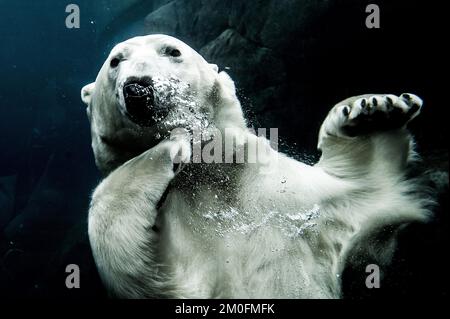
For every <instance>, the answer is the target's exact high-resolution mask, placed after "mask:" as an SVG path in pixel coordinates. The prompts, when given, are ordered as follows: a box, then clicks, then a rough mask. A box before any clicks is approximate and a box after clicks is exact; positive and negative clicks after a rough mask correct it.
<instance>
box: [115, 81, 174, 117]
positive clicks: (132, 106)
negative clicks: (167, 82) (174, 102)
mask: <svg viewBox="0 0 450 319" xmlns="http://www.w3.org/2000/svg"><path fill="white" fill-rule="evenodd" d="M122 94H123V101H124V104H125V105H124V107H125V110H126V112H125V114H126V115H127V116H128V117H129V118H130V120H132V121H133V122H134V123H136V124H138V125H141V126H152V125H153V124H155V123H156V122H157V121H159V120H161V119H163V118H164V117H166V116H167V114H168V109H167V107H164V106H163V105H161V104H160V103H156V101H155V92H154V86H153V81H152V79H151V78H150V77H142V78H135V77H132V78H129V79H127V80H126V81H125V83H124V85H123V89H122Z"/></svg>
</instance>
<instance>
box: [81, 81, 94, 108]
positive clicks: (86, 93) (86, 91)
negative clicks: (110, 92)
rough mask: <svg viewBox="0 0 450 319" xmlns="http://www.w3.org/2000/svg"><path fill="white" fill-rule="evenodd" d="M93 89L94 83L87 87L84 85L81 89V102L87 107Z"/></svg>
mask: <svg viewBox="0 0 450 319" xmlns="http://www.w3.org/2000/svg"><path fill="white" fill-rule="evenodd" d="M94 89H95V82H92V83H89V84H88V85H85V86H84V87H83V88H82V89H81V100H82V101H83V102H84V103H85V104H87V105H89V104H90V103H91V99H92V94H94Z"/></svg>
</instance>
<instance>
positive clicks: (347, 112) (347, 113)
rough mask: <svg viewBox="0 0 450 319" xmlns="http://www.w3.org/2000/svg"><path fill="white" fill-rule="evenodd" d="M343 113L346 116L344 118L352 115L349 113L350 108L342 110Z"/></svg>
mask: <svg viewBox="0 0 450 319" xmlns="http://www.w3.org/2000/svg"><path fill="white" fill-rule="evenodd" d="M342 113H343V114H344V116H348V115H349V114H350V112H349V111H348V107H344V108H343V109H342Z"/></svg>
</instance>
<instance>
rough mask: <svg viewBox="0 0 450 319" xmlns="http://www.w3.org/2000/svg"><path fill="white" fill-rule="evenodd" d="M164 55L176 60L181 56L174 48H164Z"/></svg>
mask: <svg viewBox="0 0 450 319" xmlns="http://www.w3.org/2000/svg"><path fill="white" fill-rule="evenodd" d="M166 54H167V55H170V56H171V57H174V58H177V57H179V56H181V51H180V50H178V49H175V48H170V47H168V48H166Z"/></svg>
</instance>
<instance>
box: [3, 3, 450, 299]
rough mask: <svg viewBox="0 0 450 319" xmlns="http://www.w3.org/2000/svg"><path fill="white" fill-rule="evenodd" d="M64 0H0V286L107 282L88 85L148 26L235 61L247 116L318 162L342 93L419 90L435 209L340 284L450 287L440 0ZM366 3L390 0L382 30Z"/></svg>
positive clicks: (422, 142) (394, 292) (10, 293)
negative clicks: (73, 22)
mask: <svg viewBox="0 0 450 319" xmlns="http://www.w3.org/2000/svg"><path fill="white" fill-rule="evenodd" d="M69 3H71V2H66V1H56V0H55V1H50V0H47V1H43V0H42V1H32V0H29V1H26V0H20V1H14V2H12V1H3V0H0V40H1V43H2V46H1V50H0V75H1V78H0V296H2V297H6V298H11V297H53V298H87V297H96V298H105V297H106V293H105V291H104V289H103V288H102V285H101V283H100V281H99V278H98V275H97V272H96V269H95V265H94V263H93V260H92V257H91V253H90V249H89V244H88V239H87V224H86V222H87V208H88V204H89V196H90V194H91V192H92V190H93V189H94V187H95V185H96V184H97V183H98V182H99V181H100V180H101V176H100V174H99V172H98V171H97V169H96V168H95V165H94V159H93V155H92V151H91V149H90V135H89V126H88V121H87V118H86V115H85V114H86V113H85V106H84V105H83V104H82V103H81V101H80V97H79V96H80V89H81V87H82V86H83V85H84V84H87V83H89V82H92V81H93V80H94V79H95V76H96V74H97V72H98V70H99V68H100V66H101V64H102V63H103V61H104V60H105V58H106V56H107V55H108V53H109V50H110V49H111V48H112V46H113V45H114V44H115V43H117V42H120V41H122V40H125V39H127V38H129V37H132V36H135V35H144V34H149V33H166V34H170V35H174V36H176V37H178V38H180V39H181V40H183V41H185V42H187V43H188V44H189V45H190V46H192V47H193V48H194V49H196V50H198V51H199V52H200V53H201V54H202V55H203V56H204V57H205V58H206V59H207V60H208V61H210V62H213V63H217V64H218V65H219V67H220V68H221V69H226V70H227V72H228V73H229V74H230V75H231V76H232V78H233V79H234V80H235V82H236V85H237V87H238V88H239V95H240V97H241V101H242V103H243V106H244V108H245V112H246V114H247V115H248V117H249V118H250V119H251V123H252V124H253V125H255V126H256V127H278V128H279V135H280V138H281V139H282V141H283V142H282V143H281V148H282V150H284V151H286V152H288V153H289V154H291V155H292V156H295V157H296V158H299V159H303V160H306V161H308V162H311V163H312V162H314V161H315V160H317V159H318V156H319V154H318V153H317V151H316V150H315V144H316V142H317V133H318V129H319V126H320V123H321V122H322V120H323V119H324V117H325V115H326V113H327V112H328V110H329V109H330V108H331V107H332V106H333V105H334V104H335V103H336V102H338V101H340V100H342V99H344V98H346V97H348V96H352V95H357V94H363V93H394V94H400V93H402V92H411V93H415V94H417V95H419V96H421V97H422V98H423V99H424V101H425V105H424V109H423V113H422V115H421V116H420V117H419V118H418V119H417V120H415V122H414V123H413V124H412V125H411V129H412V131H413V133H414V135H415V136H416V138H417V140H418V145H419V150H420V152H421V154H422V155H423V162H422V163H421V165H420V167H419V171H420V172H421V173H422V174H425V176H426V177H427V179H428V185H429V186H431V187H433V193H434V194H435V195H436V196H437V197H438V200H439V205H438V206H437V208H436V209H435V218H434V219H433V221H432V222H431V223H429V224H427V225H411V226H409V227H408V228H407V229H406V230H405V232H404V233H403V234H402V235H401V237H400V240H399V250H398V252H397V253H396V255H395V257H394V263H393V265H392V266H391V267H389V268H388V269H385V277H384V279H383V281H382V283H381V289H378V290H368V289H367V288H365V285H364V279H365V273H364V269H348V270H347V271H346V272H345V273H344V278H343V280H344V296H345V297H346V298H392V297H397V298H410V297H420V298H435V297H443V296H447V295H448V285H447V283H448V278H447V265H446V263H445V257H446V255H447V254H448V251H449V245H448V215H447V214H448V149H447V144H448V137H447V136H448V126H449V125H448V118H447V114H446V109H447V108H448V105H447V101H446V97H447V95H448V89H447V88H445V87H444V83H445V81H447V82H448V80H447V79H446V78H445V77H444V75H445V74H444V69H445V68H446V67H447V65H446V64H444V56H445V53H444V51H443V50H444V45H443V43H444V42H446V41H448V34H444V23H445V20H444V18H445V14H446V11H445V8H443V7H442V4H441V3H443V2H438V1H435V2H431V1H411V0H409V1H406V0H396V1H395V0H394V1H370V2H368V1H356V0H346V1H344V0H328V1H326V0H315V1H313V0H245V1H244V0H209V1H200V0H174V1H169V0H154V1H151V0H148V1H143V0H130V1H119V0H102V1H95V2H94V1H88V0H77V1H76V4H78V5H79V7H80V10H81V28H80V29H67V28H66V27H65V18H66V16H67V13H65V7H66V6H67V5H68V4H69ZM369 3H376V4H378V5H379V7H380V10H381V28H380V29H367V28H366V27H365V19H366V16H367V13H365V8H366V6H367V4H369ZM386 160H389V159H386ZM71 263H74V264H77V265H79V266H80V268H81V289H73V290H68V289H67V288H66V287H65V284H64V280H65V276H66V274H65V272H64V270H65V266H66V265H68V264H71Z"/></svg>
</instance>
